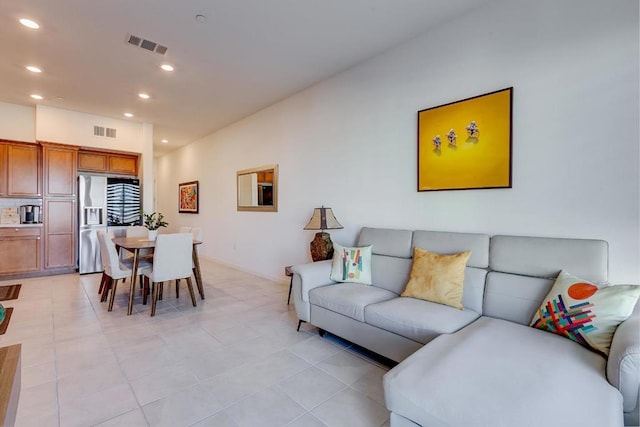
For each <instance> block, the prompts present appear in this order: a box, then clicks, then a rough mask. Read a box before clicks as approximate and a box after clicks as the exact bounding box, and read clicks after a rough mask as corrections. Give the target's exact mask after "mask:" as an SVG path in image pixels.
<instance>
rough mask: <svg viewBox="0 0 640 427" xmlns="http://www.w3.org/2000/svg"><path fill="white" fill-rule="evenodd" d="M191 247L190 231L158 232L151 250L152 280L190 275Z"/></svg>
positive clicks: (164, 279)
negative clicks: (154, 245) (153, 248)
mask: <svg viewBox="0 0 640 427" xmlns="http://www.w3.org/2000/svg"><path fill="white" fill-rule="evenodd" d="M192 247H193V236H192V235H191V233H174V234H159V235H158V237H157V239H156V247H155V250H154V252H153V281H154V282H164V281H167V280H173V279H184V278H186V277H190V276H191V272H192V270H191V251H192Z"/></svg>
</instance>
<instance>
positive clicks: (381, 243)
mask: <svg viewBox="0 0 640 427" xmlns="http://www.w3.org/2000/svg"><path fill="white" fill-rule="evenodd" d="M412 237H413V231H411V230H391V229H385V228H369V227H363V228H362V230H360V236H359V237H358V242H357V245H358V246H369V245H372V246H373V247H372V249H371V251H372V253H373V255H372V257H371V279H372V282H373V285H374V286H377V287H379V288H384V289H386V290H388V291H391V292H394V293H396V294H398V295H400V294H401V293H402V291H403V290H404V286H405V285H406V284H407V280H408V279H409V272H410V271H411V262H412V259H411V240H412Z"/></svg>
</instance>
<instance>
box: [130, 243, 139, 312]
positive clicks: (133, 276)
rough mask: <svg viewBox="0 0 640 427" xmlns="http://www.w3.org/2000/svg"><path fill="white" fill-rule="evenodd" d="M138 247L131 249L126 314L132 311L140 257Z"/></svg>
mask: <svg viewBox="0 0 640 427" xmlns="http://www.w3.org/2000/svg"><path fill="white" fill-rule="evenodd" d="M139 255H140V249H135V250H134V251H133V268H132V270H131V284H130V287H129V309H128V310H127V316H131V313H132V312H133V295H134V291H135V289H136V277H137V276H138V261H139V259H140V257H139Z"/></svg>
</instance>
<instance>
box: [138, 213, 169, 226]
mask: <svg viewBox="0 0 640 427" xmlns="http://www.w3.org/2000/svg"><path fill="white" fill-rule="evenodd" d="M142 216H143V217H144V226H145V227H147V228H148V229H149V230H157V229H158V228H160V227H166V226H167V225H169V223H168V222H166V221H165V220H164V215H162V213H160V212H152V213H150V214H146V213H143V214H142Z"/></svg>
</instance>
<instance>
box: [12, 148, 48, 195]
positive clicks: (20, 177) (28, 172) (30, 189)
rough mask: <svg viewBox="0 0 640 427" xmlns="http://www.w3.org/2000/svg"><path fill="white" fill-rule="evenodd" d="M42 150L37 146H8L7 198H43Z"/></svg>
mask: <svg viewBox="0 0 640 427" xmlns="http://www.w3.org/2000/svg"><path fill="white" fill-rule="evenodd" d="M40 153H41V149H40V146H39V145H36V144H7V145H6V164H7V192H6V195H7V197H40V196H42V172H41V170H42V167H41V159H40Z"/></svg>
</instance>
